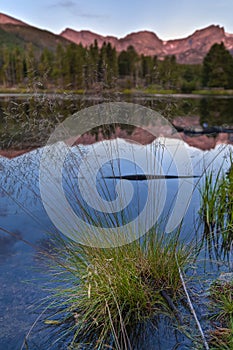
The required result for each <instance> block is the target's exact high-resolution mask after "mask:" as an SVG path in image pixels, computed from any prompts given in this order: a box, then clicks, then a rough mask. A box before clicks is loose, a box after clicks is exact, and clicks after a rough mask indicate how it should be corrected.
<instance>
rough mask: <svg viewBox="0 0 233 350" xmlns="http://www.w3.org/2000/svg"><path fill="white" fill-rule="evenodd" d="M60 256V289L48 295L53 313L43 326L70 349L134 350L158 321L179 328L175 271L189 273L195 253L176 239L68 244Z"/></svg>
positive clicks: (179, 292)
mask: <svg viewBox="0 0 233 350" xmlns="http://www.w3.org/2000/svg"><path fill="white" fill-rule="evenodd" d="M59 256H60V258H59V263H58V265H60V269H59V270H57V266H58V265H57V262H56V267H55V270H54V271H55V272H54V274H55V277H56V278H57V279H58V280H60V281H61V282H62V283H61V284H60V285H59V286H58V288H57V289H56V291H55V290H54V291H53V295H52V299H53V300H55V301H56V308H55V309H56V311H55V312H54V314H52V315H51V317H49V318H47V319H46V320H45V323H46V324H47V325H48V324H50V325H53V326H55V327H57V326H59V327H61V328H62V327H63V336H65V337H67V334H70V336H71V337H72V340H71V345H70V346H71V348H72V349H79V346H81V344H82V346H83V347H82V348H83V349H84V348H85V349H106V348H107V347H106V346H109V347H110V348H112V349H136V344H135V342H136V337H135V334H137V333H138V332H139V329H143V326H144V325H146V324H147V325H148V323H151V324H153V325H156V316H158V315H161V314H162V315H165V316H166V317H168V318H169V319H171V320H174V321H175V322H176V324H177V323H178V324H179V323H180V322H181V317H180V315H179V311H178V310H179V303H180V300H181V299H182V298H183V297H185V294H184V290H183V286H182V281H181V278H180V273H179V268H180V269H182V271H184V272H185V271H187V269H188V267H189V265H190V262H191V261H192V258H193V247H192V246H191V245H188V246H187V245H185V244H183V243H181V242H180V241H179V239H178V234H173V235H170V236H166V237H165V235H164V234H148V237H147V238H146V239H145V240H144V242H141V243H140V242H139V241H136V242H133V243H131V244H129V245H125V246H122V247H118V248H114V249H113V248H111V249H101V248H91V247H86V246H80V245H78V244H77V243H74V242H71V241H70V242H66V243H65V244H64V246H63V248H62V249H61V251H60V252H59ZM64 281H66V283H65V284H64ZM50 301H51V300H50ZM57 310H59V311H57ZM60 335H61V336H62V332H61V333H60ZM83 344H85V346H84V345H83Z"/></svg>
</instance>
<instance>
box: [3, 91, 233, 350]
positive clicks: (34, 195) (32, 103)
mask: <svg viewBox="0 0 233 350" xmlns="http://www.w3.org/2000/svg"><path fill="white" fill-rule="evenodd" d="M103 102H130V103H134V104H140V105H142V106H144V107H149V108H151V109H152V110H154V111H156V112H159V113H161V114H162V115H163V116H164V117H165V118H166V119H167V120H168V121H169V126H167V125H165V126H166V128H165V127H164V125H161V124H160V128H161V130H163V132H164V133H165V134H166V135H165V136H166V137H165V138H164V137H163V136H162V135H161V138H160V137H157V136H156V135H155V134H154V133H152V134H151V133H150V132H149V131H150V130H149V129H150V128H151V130H152V129H153V127H152V126H151V125H149V127H148V124H147V125H146V123H145V128H143V127H142V126H140V125H136V126H135V125H128V124H127V123H115V122H114V123H112V124H111V125H110V126H109V125H103V120H101V123H100V126H98V127H94V128H93V129H92V130H90V131H88V132H86V133H85V134H82V135H81V136H80V137H78V138H77V140H75V142H74V143H73V141H72V138H71V141H72V142H71V141H69V142H68V145H69V146H71V147H69V153H68V155H67V156H66V158H65V161H64V162H63V163H64V169H63V172H62V185H63V187H64V189H65V195H66V199H67V200H68V201H69V203H70V206H71V208H72V209H73V211H74V212H75V214H76V215H77V216H79V217H82V215H83V213H84V210H83V208H84V207H85V215H84V216H83V217H82V218H83V219H84V220H87V221H88V218H89V217H91V218H92V219H93V220H94V221H95V220H96V222H98V220H100V221H101V222H102V224H103V226H105V227H109V225H110V224H111V225H112V227H114V226H117V225H118V226H119V225H122V224H123V221H121V220H123V219H122V218H124V220H127V221H131V220H134V219H135V218H136V217H137V216H138V215H139V214H140V213H141V212H142V211H143V208H144V207H145V205H146V203H147V196H148V193H149V194H151V193H155V192H153V191H163V189H164V188H166V196H165V198H164V206H163V208H162V211H161V218H166V217H168V216H171V207H172V208H173V207H174V202H175V200H176V197H177V193H178V192H180V195H181V194H182V193H184V190H182V191H179V188H180V186H186V185H187V184H190V182H191V179H192V186H193V187H192V192H191V193H192V195H191V198H188V199H190V203H189V206H188V209H187V205H188V204H187V202H185V201H187V198H185V197H184V196H183V197H180V198H181V200H180V202H179V203H178V204H177V205H179V208H178V209H179V211H182V210H183V211H184V215H183V217H181V218H180V221H181V220H182V219H183V225H182V238H183V239H184V240H186V241H187V244H189V242H190V240H192V239H193V238H195V237H197V239H198V237H199V238H200V237H201V235H202V233H203V228H202V227H201V228H200V227H198V225H199V224H200V222H198V218H199V209H200V188H201V186H202V185H203V177H202V176H203V174H204V171H205V170H206V169H209V170H210V171H213V174H214V176H217V173H218V170H219V169H220V168H221V167H222V169H223V171H224V172H227V171H228V170H229V167H230V164H231V163H230V154H231V153H232V151H233V146H232V145H233V132H231V129H232V128H233V99H232V98H219V97H217V98H212V97H205V98H200V97H199V96H195V98H190V97H187V96H176V97H173V96H166V97H165V96H144V95H141V94H138V95H136V96H131V95H122V94H115V95H109V96H108V95H107V96H91V95H90V96H89V95H87V96H74V95H71V94H70V95H65V94H64V95H43V94H41V95H28V96H26V97H25V96H22V95H21V96H15V95H12V96H9V95H6V96H4V97H2V98H0V118H1V119H0V120H1V123H0V134H1V140H2V143H1V153H0V154H1V156H0V228H1V231H0V243H1V245H0V269H1V270H0V271H1V274H0V282H1V290H0V324H1V334H0V348H2V349H5V350H7V349H9V350H12V349H27V347H26V346H25V344H24V339H25V337H27V338H28V349H33V350H34V349H37V348H39V349H40V350H47V349H48V348H49V347H48V344H50V331H49V329H48V328H46V327H45V326H44V325H43V323H40V321H41V320H42V319H43V316H44V315H43V314H41V313H43V312H45V311H44V307H43V305H42V299H43V298H44V297H46V295H47V291H46V288H47V286H48V285H50V287H51V283H50V278H51V277H50V275H49V273H48V268H47V266H46V264H45V262H44V261H43V259H41V256H40V254H39V252H38V250H42V251H43V250H44V251H49V250H52V249H53V247H52V245H51V239H50V237H51V235H53V234H54V235H55V234H56V233H57V231H58V229H57V227H56V225H55V221H54V220H60V221H59V222H57V221H56V223H57V225H58V227H59V228H60V230H61V231H62V227H63V226H62V225H64V226H65V227H69V223H70V219H69V218H70V217H69V211H67V212H66V208H65V206H60V202H59V199H60V197H59V193H58V192H56V188H57V183H56V182H54V181H53V175H54V172H55V171H56V169H57V168H56V162H54V163H53V159H54V158H48V159H47V163H46V166H45V167H44V169H45V170H46V172H45V173H46V174H45V175H46V176H47V177H46V176H45V177H44V186H45V185H46V186H47V187H46V186H45V187H44V192H45V195H46V193H47V194H48V198H47V200H50V199H51V200H52V201H53V202H54V203H56V207H55V209H54V212H55V214H56V211H57V212H59V213H61V212H62V213H63V217H62V219H61V216H59V215H57V216H56V215H55V218H54V216H53V217H52V219H51V216H50V215H49V214H48V210H47V209H48V207H47V208H46V205H45V202H46V201H43V200H42V199H41V187H40V179H41V172H40V161H41V157H42V156H43V152H44V150H46V147H43V146H44V145H45V144H46V142H47V141H48V138H49V136H50V134H51V133H52V132H53V131H54V129H55V127H56V126H57V125H59V124H60V123H62V122H63V121H64V120H66V118H68V117H69V116H71V115H72V114H73V113H75V112H77V111H80V110H82V109H83V108H86V107H90V106H97V105H98V104H100V103H103ZM156 126H157V124H156ZM173 126H175V127H177V131H176V132H175V131H174V129H173ZM213 127H214V128H216V129H211V128H213ZM205 130H206V131H209V130H210V131H211V130H212V132H210V133H206V134H205V132H204V131H205ZM74 135H75V136H77V133H76V132H74ZM69 136H71V135H69ZM61 139H62V140H63V141H64V138H61ZM67 139H68V138H67V135H66V138H65V140H67ZM69 140H70V138H69ZM63 141H62V142H63ZM97 141H101V142H99V143H97ZM183 141H184V142H185V144H184V143H183ZM65 144H66V142H63V143H60V144H59V143H58V145H62V147H63V146H64V145H65ZM98 144H99V145H100V146H101V147H102V146H103V147H104V151H105V153H107V151H106V150H108V152H110V158H111V157H113V153H114V152H115V153H114V154H115V155H114V157H113V158H114V160H113V161H112V160H111V159H110V160H109V158H108V159H107V160H106V161H105V162H104V161H103V162H102V159H104V155H105V154H104V155H103V149H101V150H99V149H98V146H97V148H96V145H98ZM55 146H56V144H55ZM174 148H175V149H176V152H175V153H173V151H172V150H174ZM131 149H133V152H132V153H133V156H134V157H135V159H138V160H137V166H135V164H134V162H133V160H134V157H133V158H128V155H127V150H131ZM57 150H59V148H56V147H55V148H54V149H53V151H52V153H53V156H54V155H55V154H56V151H57ZM119 150H122V157H120V156H119V154H121V153H119ZM167 150H168V151H167ZM97 151H98V152H99V153H98V156H99V155H100V156H99V158H98V164H97V165H96V166H97V167H98V165H99V164H101V166H100V168H101V171H99V170H98V172H96V174H97V175H96V179H97V180H96V179H95V181H94V183H93V184H92V183H91V180H92V177H93V173H92V172H90V174H89V177H88V179H89V180H88V183H87V172H88V170H87V169H88V168H87V167H86V168H85V169H86V170H85V169H84V170H83V171H84V173H81V170H80V167H79V165H80V162H82V160H83V159H86V158H85V157H88V156H89V155H90V154H92V158H90V160H89V161H90V164H91V166H92V167H93V166H94V162H95V158H96V157H95V155H96V153H95V152H97ZM124 151H125V154H126V155H124V156H123V152H124ZM101 152H102V153H101ZM129 153H130V151H129ZM180 153H182V155H185V154H187V157H188V160H187V162H188V161H190V164H191V165H192V173H190V172H189V170H187V168H188V167H187V166H186V165H187V164H188V163H187V164H186V163H185V161H186V159H185V157H184V156H183V158H182V159H179V160H177V162H180V163H179V165H178V166H177V164H175V162H174V158H173V157H172V156H171V155H173V156H175V155H176V154H180ZM117 154H118V156H119V158H120V161H118V160H117ZM143 154H145V157H144V156H143ZM154 154H156V156H157V160H158V159H162V160H161V164H162V168H163V169H162V170H163V171H161V173H160V174H162V175H163V176H164V175H165V176H168V177H167V178H166V177H165V178H164V177H163V178H155V177H154V178H153V176H155V175H158V173H157V172H156V174H155V173H153V169H154V167H155V166H154V164H152V165H151V162H150V161H145V159H147V158H148V159H151V158H149V156H151V155H154ZM16 155H17V157H16ZM148 155H149V156H148ZM55 160H57V161H59V157H58V158H56V157H55ZM102 163H103V166H102ZM186 171H187V173H186ZM181 172H182V173H181ZM144 173H146V175H147V178H142V177H141V175H143V174H144ZM79 174H81V176H80V178H79ZM180 175H181V176H188V175H190V177H189V178H187V179H186V178H184V179H179V176H180ZM129 176H131V177H129ZM132 176H133V177H132ZM169 176H171V177H170V178H169ZM124 177H125V178H124ZM54 178H56V176H54ZM83 178H85V181H86V182H85V181H84V182H83V185H82V186H81V185H79V187H78V186H77V181H78V180H79V181H83V180H82V179H83ZM51 179H52V180H51ZM128 182H130V183H131V184H130V185H129V184H128ZM96 184H97V185H96ZM158 184H161V188H160V187H159V185H158ZM85 185H86V186H89V187H88V188H89V190H88V191H89V194H90V197H91V199H92V200H93V203H98V200H99V197H101V198H102V199H104V200H105V201H106V202H109V201H111V203H113V204H112V205H116V208H118V209H119V208H120V207H117V205H122V201H126V202H127V200H128V197H127V196H125V195H124V197H121V201H120V202H119V203H118V204H116V198H117V196H116V190H115V189H116V188H117V189H118V190H119V191H121V190H122V188H123V189H124V190H125V193H126V194H127V195H128V193H131V192H130V191H131V190H132V197H131V198H130V203H128V202H127V203H126V204H125V206H124V205H123V207H126V208H127V210H125V211H124V210H123V211H122V210H121V208H120V210H119V211H121V212H124V216H122V215H120V216H119V215H118V214H116V215H115V214H114V215H110V216H109V217H108V219H107V220H106V219H105V218H106V215H105V214H104V215H103V217H101V213H100V210H99V208H94V209H93V207H91V205H89V204H88V206H86V205H85V204H84V203H83V200H82V199H80V197H81V196H82V194H83V193H82V191H81V189H82V188H83V189H84V190H85ZM91 186H93V189H92V187H91ZM95 186H97V191H96V192H94V187H95ZM117 186H118V187H117ZM120 186H123V187H122V188H121V187H120ZM127 186H129V187H127ZM163 186H164V187H163ZM184 188H186V187H184ZM156 193H157V192H156ZM126 197H127V198H126ZM88 200H89V199H87V201H88ZM183 202H184V203H183ZM188 202H189V201H188ZM93 203H92V204H93ZM77 204H78V205H77ZM123 204H124V203H123ZM182 204H183V205H182ZM105 205H107V204H105ZM114 208H115V207H114ZM151 208H152V207H150V210H151ZM153 208H154V207H153ZM153 208H152V209H153ZM184 208H185V209H184ZM156 209H157V210H160V208H157V207H156ZM186 209H187V210H186ZM112 212H114V210H112ZM112 212H111V213H112ZM114 213H115V212H114ZM64 218H65V219H66V221H65V224H64ZM109 218H110V219H109ZM147 219H148V218H147ZM105 220H106V221H105ZM114 220H116V221H114ZM178 221H179V220H178ZM161 222H163V220H161ZM174 225H175V224H174ZM163 228H164V229H165V227H163ZM69 229H70V231H72V226H71V227H70V228H69ZM201 254H202V255H200V263H199V265H198V267H197V271H199V273H200V276H205V279H206V281H205V282H206V283H207V285H208V283H210V281H211V280H213V278H214V277H216V276H218V275H219V269H218V266H217V265H213V264H212V266H208V261H207V262H206V261H205V268H206V266H208V267H207V274H206V270H205V269H204V265H203V260H204V257H205V254H206V252H202V253H201ZM213 254H214V253H213ZM214 257H215V256H214ZM215 258H216V257H215ZM221 264H222V265H223V266H222V270H221V271H229V261H228V260H227V259H226V260H224V259H222V260H221ZM203 295H204V292H203ZM202 310H203V309H202V308H200V310H199V316H200V319H201V322H202V323H203V324H204V323H205V322H206V320H205V317H204V316H202V315H201V314H202ZM34 323H35V325H34V326H33V324H34ZM32 326H33V327H32ZM31 327H32V330H30V329H31ZM163 333H164V331H163V329H162V330H160V332H152V333H149V335H148V339H147V341H146V342H145V343H144V345H143V346H144V347H145V348H147V349H148V348H149V349H151V350H153V349H171V348H172V346H175V344H176V342H178V343H179V342H180V343H181V344H183V345H182V346H180V347H179V348H180V349H188V348H189V346H190V343H189V340H187V339H186V338H185V337H183V336H179V337H178V338H179V339H178V340H177V339H176V336H175V335H174V334H173V335H171V336H170V335H169V336H166V335H164V334H163ZM50 346H51V344H50ZM51 348H52V349H54V350H55V349H67V344H66V343H61V344H59V343H58V344H55V345H53V346H51ZM141 348H143V347H141Z"/></svg>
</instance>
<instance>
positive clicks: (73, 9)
mask: <svg viewBox="0 0 233 350" xmlns="http://www.w3.org/2000/svg"><path fill="white" fill-rule="evenodd" d="M49 7H50V8H53V9H54V8H55V7H56V8H57V7H60V8H63V9H66V10H67V11H69V12H70V13H71V14H72V15H73V16H75V17H82V18H107V17H108V16H107V15H105V14H95V13H87V12H84V11H82V10H81V9H80V7H79V6H78V4H77V3H76V2H75V1H72V0H61V1H59V2H57V3H56V4H52V5H50V6H49Z"/></svg>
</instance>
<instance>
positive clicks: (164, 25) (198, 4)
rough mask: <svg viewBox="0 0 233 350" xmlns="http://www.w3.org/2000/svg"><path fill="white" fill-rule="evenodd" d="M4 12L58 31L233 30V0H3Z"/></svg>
mask: <svg viewBox="0 0 233 350" xmlns="http://www.w3.org/2000/svg"><path fill="white" fill-rule="evenodd" d="M0 12H3V13H6V14H8V15H11V16H13V17H16V18H18V19H21V20H23V21H25V22H27V23H29V24H32V25H34V26H37V27H39V28H43V29H48V30H50V31H52V32H54V33H60V32H61V31H62V30H63V29H65V28H66V27H70V28H73V29H76V30H81V29H89V30H92V31H94V32H97V33H99V34H103V35H107V34H108V35H115V36H118V37H122V36H124V35H126V34H128V33H130V32H133V31H138V30H143V29H146V30H152V31H154V32H155V33H156V34H157V35H158V36H159V37H160V38H161V39H164V40H167V39H173V38H181V37H185V36H187V35H189V34H192V33H193V32H194V30H195V29H200V28H203V27H205V26H208V25H210V24H219V25H221V26H224V28H225V30H226V31H227V32H229V33H233V0H134V1H131V0H128V1H127V0H38V1H33V0H12V1H10V0H1V3H0Z"/></svg>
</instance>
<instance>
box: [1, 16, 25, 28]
mask: <svg viewBox="0 0 233 350" xmlns="http://www.w3.org/2000/svg"><path fill="white" fill-rule="evenodd" d="M0 24H14V25H20V26H28V24H26V23H24V22H22V21H20V20H18V19H16V18H14V17H11V16H8V15H5V14H4V13H0Z"/></svg>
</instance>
